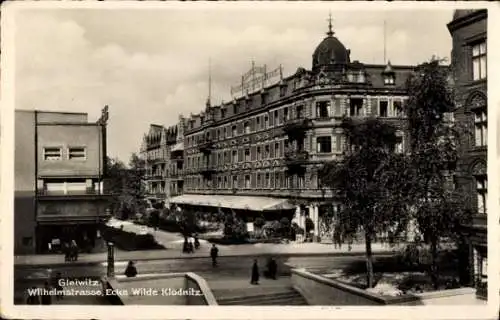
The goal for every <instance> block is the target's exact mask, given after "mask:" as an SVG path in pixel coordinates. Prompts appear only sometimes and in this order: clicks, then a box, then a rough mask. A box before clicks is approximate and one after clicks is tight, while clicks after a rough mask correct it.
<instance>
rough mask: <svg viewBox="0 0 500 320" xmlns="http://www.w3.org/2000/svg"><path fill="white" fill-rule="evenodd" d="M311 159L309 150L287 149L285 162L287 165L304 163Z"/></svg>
mask: <svg viewBox="0 0 500 320" xmlns="http://www.w3.org/2000/svg"><path fill="white" fill-rule="evenodd" d="M308 160H309V152H307V151H304V150H286V151H285V162H286V164H287V165H303V164H305V163H307V161H308Z"/></svg>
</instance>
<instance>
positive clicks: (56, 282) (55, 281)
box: [52, 272, 64, 300]
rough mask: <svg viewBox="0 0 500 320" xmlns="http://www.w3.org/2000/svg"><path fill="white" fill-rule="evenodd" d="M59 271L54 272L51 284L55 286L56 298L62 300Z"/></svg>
mask: <svg viewBox="0 0 500 320" xmlns="http://www.w3.org/2000/svg"><path fill="white" fill-rule="evenodd" d="M61 279H62V277H61V273H60V272H58V273H56V276H55V277H54V279H53V283H52V285H53V286H54V288H56V300H62V299H63V298H64V295H63V287H62V286H61Z"/></svg>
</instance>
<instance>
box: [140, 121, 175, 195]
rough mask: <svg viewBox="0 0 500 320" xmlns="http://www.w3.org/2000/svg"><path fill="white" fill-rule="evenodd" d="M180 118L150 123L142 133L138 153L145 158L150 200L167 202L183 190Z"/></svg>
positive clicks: (147, 190)
mask: <svg viewBox="0 0 500 320" xmlns="http://www.w3.org/2000/svg"><path fill="white" fill-rule="evenodd" d="M183 138H184V118H183V117H182V116H181V117H179V122H178V124H177V125H174V126H171V127H168V128H166V127H164V126H161V125H156V124H151V125H150V127H149V131H148V133H147V134H145V135H144V138H143V143H142V146H141V157H142V158H143V159H144V160H145V162H146V193H147V198H148V199H149V200H150V201H151V202H164V203H168V199H170V197H173V196H177V195H180V194H182V190H183V177H182V172H183V160H184V157H183V152H184V150H183V149H184V146H183Z"/></svg>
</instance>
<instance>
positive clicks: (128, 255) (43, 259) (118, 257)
mask: <svg viewBox="0 0 500 320" xmlns="http://www.w3.org/2000/svg"><path fill="white" fill-rule="evenodd" d="M217 247H218V248H219V257H220V258H224V257H238V256H260V255H285V256H324V255H347V256H349V255H363V254H364V253H365V245H364V244H353V245H352V250H351V251H348V250H347V245H345V246H343V247H342V249H338V248H335V247H334V246H333V245H332V244H321V243H291V244H271V243H257V244H242V245H228V246H217ZM209 250H210V246H209V245H204V244H202V247H201V248H200V249H199V250H197V251H196V252H195V253H192V254H187V253H182V252H181V250H179V249H175V250H168V249H167V250H143V251H116V252H115V261H128V260H134V261H140V260H165V259H193V258H206V257H208V256H209ZM395 250H397V248H395V249H392V248H389V247H388V246H386V245H382V244H379V243H375V244H373V245H372V251H373V253H374V254H391V253H393V252H394V251H395ZM106 260H107V253H90V254H81V255H79V257H78V261H76V262H64V256H63V255H62V254H58V255H56V254H53V255H23V256H15V257H14V265H32V266H43V265H52V266H54V265H66V266H67V265H70V264H73V265H85V264H95V263H99V262H105V261H106Z"/></svg>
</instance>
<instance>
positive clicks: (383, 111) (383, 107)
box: [378, 101, 389, 117]
mask: <svg viewBox="0 0 500 320" xmlns="http://www.w3.org/2000/svg"><path fill="white" fill-rule="evenodd" d="M388 106H389V103H388V102H387V101H379V103H378V114H379V116H381V117H387V113H388V112H387V111H388Z"/></svg>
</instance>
